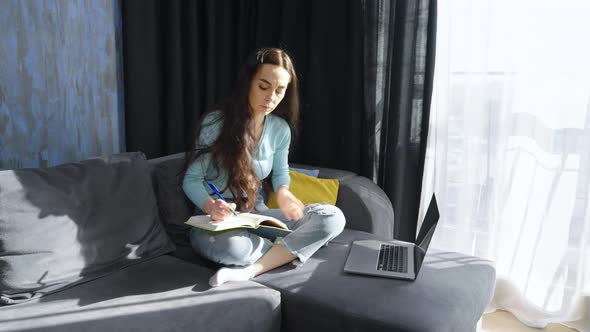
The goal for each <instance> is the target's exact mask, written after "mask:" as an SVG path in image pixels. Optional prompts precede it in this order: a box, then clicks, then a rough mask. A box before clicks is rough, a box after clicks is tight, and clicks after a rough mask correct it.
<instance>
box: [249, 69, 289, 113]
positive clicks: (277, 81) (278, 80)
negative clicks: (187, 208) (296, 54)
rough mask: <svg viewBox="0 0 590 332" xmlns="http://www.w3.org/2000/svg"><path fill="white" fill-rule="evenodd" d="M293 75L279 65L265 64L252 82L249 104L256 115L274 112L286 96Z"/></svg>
mask: <svg viewBox="0 0 590 332" xmlns="http://www.w3.org/2000/svg"><path fill="white" fill-rule="evenodd" d="M290 79H291V75H289V72H288V71H287V70H286V69H285V68H283V67H281V66H277V65H270V64H263V65H262V66H261V67H260V69H259V70H258V72H257V73H256V75H254V79H253V80H252V82H251V83H250V93H249V95H248V104H249V106H250V110H251V112H253V113H254V114H255V115H256V114H260V115H262V114H263V115H267V114H269V113H270V112H272V111H273V110H274V109H275V108H276V107H277V105H278V104H279V103H280V102H281V100H283V97H285V92H286V91H287V85H288V84H289V80H290Z"/></svg>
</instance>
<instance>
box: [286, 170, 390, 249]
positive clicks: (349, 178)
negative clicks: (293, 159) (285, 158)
mask: <svg viewBox="0 0 590 332" xmlns="http://www.w3.org/2000/svg"><path fill="white" fill-rule="evenodd" d="M291 166H292V167H297V168H305V169H319V170H320V173H319V175H318V177H320V178H329V179H338V180H339V182H340V187H339V189H338V197H337V199H336V206H338V207H339V208H340V209H341V210H342V212H343V213H344V216H345V217H346V228H347V229H355V230H359V231H364V232H368V233H372V234H377V235H380V236H386V237H388V238H393V220H394V219H393V207H392V205H391V201H390V200H389V198H388V197H387V195H386V194H385V192H383V190H382V189H381V188H379V186H377V185H376V184H375V183H373V181H371V180H369V179H368V178H366V177H364V176H360V175H357V174H355V173H353V172H349V171H343V170H338V169H333V168H323V167H314V166H309V165H301V164H292V165H291Z"/></svg>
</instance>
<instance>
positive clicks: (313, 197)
mask: <svg viewBox="0 0 590 332" xmlns="http://www.w3.org/2000/svg"><path fill="white" fill-rule="evenodd" d="M289 176H290V177H291V184H290V185H289V190H290V191H291V192H292V193H293V195H295V197H297V198H298V199H299V200H300V201H301V202H302V203H303V204H313V203H328V204H330V205H334V204H336V199H337V197H338V187H339V182H338V180H337V179H318V178H315V177H313V176H309V175H306V174H303V173H300V172H297V171H293V170H290V171H289ZM266 205H267V206H268V208H270V209H278V208H279V204H278V202H277V194H276V193H275V192H274V191H273V192H271V193H270V194H269V197H268V202H266Z"/></svg>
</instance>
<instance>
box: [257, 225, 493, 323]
mask: <svg viewBox="0 0 590 332" xmlns="http://www.w3.org/2000/svg"><path fill="white" fill-rule="evenodd" d="M376 238H378V237H377V236H375V235H373V234H369V233H365V232H361V231H354V230H344V232H343V233H342V234H341V235H340V236H339V237H337V238H336V239H334V240H333V241H332V242H330V243H329V244H328V246H326V247H324V248H322V249H320V250H319V251H318V252H317V253H316V254H315V255H314V256H313V258H311V259H310V260H309V261H307V262H306V263H305V264H304V265H303V266H301V267H297V268H295V267H294V266H292V265H290V264H289V265H288V266H284V267H281V268H279V269H276V270H273V271H270V272H268V273H265V274H263V275H260V276H258V277H257V278H255V279H254V280H255V281H257V282H259V283H261V284H263V285H266V286H269V287H271V288H274V289H276V290H278V291H280V292H281V299H282V301H281V302H282V303H281V307H282V311H283V312H282V324H281V326H282V328H281V330H282V331H429V332H431V331H453V332H457V331H474V330H475V329H476V325H477V322H478V321H479V319H480V317H481V315H482V313H483V311H484V309H485V306H486V305H487V304H488V302H489V301H490V299H491V296H492V292H493V289H494V282H495V269H494V267H493V265H492V263H491V262H489V261H487V260H483V259H480V258H477V257H471V256H465V255H462V254H458V253H453V252H440V251H435V250H429V251H428V253H427V255H426V258H425V261H424V265H423V266H422V269H421V270H420V273H419V275H418V278H417V279H416V281H414V282H411V281H403V280H395V279H386V278H378V277H371V276H361V275H353V274H348V273H345V272H343V267H344V264H345V262H346V258H347V256H348V252H349V249H350V244H351V242H352V241H354V240H362V239H376Z"/></svg>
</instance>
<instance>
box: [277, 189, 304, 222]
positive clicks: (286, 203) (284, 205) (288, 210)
mask: <svg viewBox="0 0 590 332" xmlns="http://www.w3.org/2000/svg"><path fill="white" fill-rule="evenodd" d="M277 202H278V203H279V208H280V209H281V211H282V212H283V214H284V215H285V217H287V220H289V221H294V220H299V219H301V217H303V203H301V201H300V200H298V199H297V197H295V195H293V194H292V193H291V192H290V191H289V189H287V187H284V186H282V187H280V188H279V191H278V192H277Z"/></svg>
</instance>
